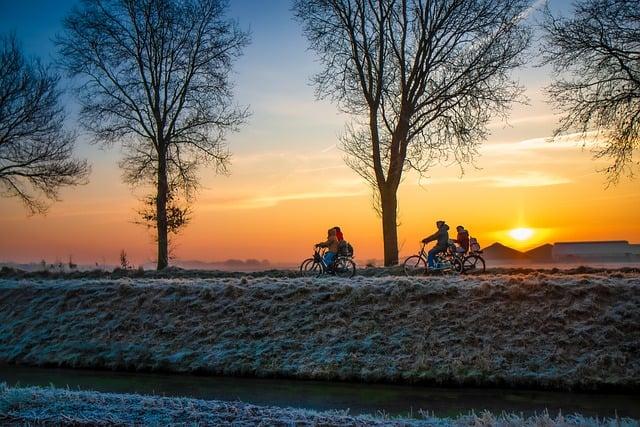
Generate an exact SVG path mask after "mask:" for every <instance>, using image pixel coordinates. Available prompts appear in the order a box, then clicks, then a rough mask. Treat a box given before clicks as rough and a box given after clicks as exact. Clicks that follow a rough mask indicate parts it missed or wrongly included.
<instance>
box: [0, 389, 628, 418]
mask: <svg viewBox="0 0 640 427" xmlns="http://www.w3.org/2000/svg"><path fill="white" fill-rule="evenodd" d="M0 423H2V424H3V425H6V424H14V425H75V426H78V425H87V426H99V425H102V426H115V425H163V426H164V425H216V426H226V425H234V426H254V425H263V426H293V425H295V426H416V427H417V426H477V427H489V426H500V427H502V426H504V427H511V426H513V427H515V426H531V427H534V426H535V427H538V426H539V427H555V426H587V427H596V426H598V427H599V426H612V427H613V426H616V427H637V426H638V425H639V423H638V421H637V420H632V419H629V418H614V419H602V418H601V419H596V418H587V417H583V416H581V415H578V414H576V415H569V416H563V415H561V414H558V415H557V416H550V415H549V414H548V413H543V414H540V415H536V416H532V417H521V416H519V415H516V414H506V413H503V414H500V415H494V414H492V413H490V412H483V413H481V414H469V415H462V416H460V417H458V418H435V417H432V416H429V415H428V414H427V413H422V417H421V418H420V419H390V418H383V417H375V416H367V415H361V416H350V415H348V413H346V412H344V411H340V412H338V411H329V412H315V411H309V410H302V409H292V408H278V407H267V406H256V405H250V404H246V403H242V402H221V401H206V400H197V399H184V398H167V397H158V396H140V395H135V394H111V393H96V392H87V391H70V390H65V389H54V388H39V387H30V388H10V387H7V386H6V385H5V384H1V383H0Z"/></svg>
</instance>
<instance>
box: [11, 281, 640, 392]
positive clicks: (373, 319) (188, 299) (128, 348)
mask: <svg viewBox="0 0 640 427" xmlns="http://www.w3.org/2000/svg"><path fill="white" fill-rule="evenodd" d="M638 307H640V275H639V274H638V273H630V272H629V273H622V272H617V273H606V272H602V273H594V274H570V275H568V274H562V273H554V274H551V273H541V272H535V273H529V274H515V275H483V276H475V277H465V276H460V277H454V278H450V277H449V278H447V277H432V278H419V279H408V278H402V277H391V276H389V277H367V278H364V277H360V278H356V279H353V280H345V281H343V280H339V279H292V278H272V277H259V278H251V277H249V278H247V277H240V278H212V279H197V278H194V279H142V278H140V279H135V278H123V279H96V280H87V279H78V280H41V279H33V278H32V279H22V280H18V279H5V280H1V281H0V363H18V364H31V365H48V366H52V365H53V366H56V365H60V366H68V367H86V368H106V369H122V370H149V371H154V370H155V371H168V372H190V373H207V374H223V375H247V376H258V377H272V376H273V377H290V378H304V379H334V380H354V381H384V382H403V383H425V384H439V385H477V386H489V385H491V386H510V387H534V388H550V389H562V390H570V389H581V390H614V389H615V390H635V391H637V390H640V310H638Z"/></svg>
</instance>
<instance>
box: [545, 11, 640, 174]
mask: <svg viewBox="0 0 640 427" xmlns="http://www.w3.org/2000/svg"><path fill="white" fill-rule="evenodd" d="M543 27H544V30H545V33H546V34H545V36H546V37H545V41H546V43H545V44H544V48H543V51H542V54H543V61H544V62H545V63H547V64H552V65H553V67H554V71H555V72H556V73H555V75H556V80H555V82H554V83H553V84H552V85H551V86H550V87H549V88H548V91H549V95H550V98H551V100H552V102H553V103H554V105H555V106H556V107H557V108H558V109H559V110H560V111H561V112H562V114H563V116H562V119H561V121H560V126H559V127H558V129H557V130H556V132H555V136H558V135H561V134H564V133H566V132H578V133H580V134H581V135H582V137H587V136H588V135H587V134H588V133H589V132H595V134H596V136H597V137H598V139H600V140H602V141H604V145H596V147H595V150H594V154H595V157H596V158H605V159H609V160H610V161H611V163H610V164H609V166H608V167H607V168H606V169H605V172H606V175H607V178H608V180H609V182H610V183H614V184H615V183H617V182H618V181H619V179H620V176H621V175H622V176H624V175H628V176H630V177H631V176H632V175H633V171H634V166H635V167H637V166H638V164H639V162H638V160H636V161H634V159H633V155H634V152H635V151H637V150H638V147H640V4H639V3H638V1H637V0H579V1H576V2H575V3H574V14H573V16H571V17H569V18H566V17H561V16H558V17H554V16H553V14H552V13H551V12H550V11H549V9H547V11H546V14H545V19H544V21H543ZM636 154H637V153H636Z"/></svg>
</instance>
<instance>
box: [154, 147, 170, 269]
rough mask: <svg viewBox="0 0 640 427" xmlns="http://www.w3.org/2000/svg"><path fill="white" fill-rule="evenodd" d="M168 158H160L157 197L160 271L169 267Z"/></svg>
mask: <svg viewBox="0 0 640 427" xmlns="http://www.w3.org/2000/svg"><path fill="white" fill-rule="evenodd" d="M168 187H169V186H168V183H167V156H166V155H165V154H160V155H159V156H158V194H157V195H156V221H157V223H156V228H157V230H158V267H157V269H158V270H162V269H165V268H167V266H168V265H169V249H168V246H169V245H168V236H167V230H168V227H167V192H168Z"/></svg>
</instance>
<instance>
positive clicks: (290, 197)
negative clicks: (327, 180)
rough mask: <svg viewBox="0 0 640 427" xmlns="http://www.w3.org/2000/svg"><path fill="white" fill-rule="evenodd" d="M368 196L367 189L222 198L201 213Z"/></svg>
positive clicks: (207, 202)
mask: <svg viewBox="0 0 640 427" xmlns="http://www.w3.org/2000/svg"><path fill="white" fill-rule="evenodd" d="M366 194H368V193H367V192H366V189H362V190H343V191H309V192H300V193H286V194H274V195H268V196H248V197H245V198H220V199H213V200H211V199H210V200H208V201H206V202H203V203H202V205H201V207H200V208H198V210H199V211H225V210H245V209H264V208H271V207H274V206H277V205H279V204H281V203H284V202H291V201H308V200H319V199H338V198H345V197H358V196H363V195H366Z"/></svg>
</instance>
